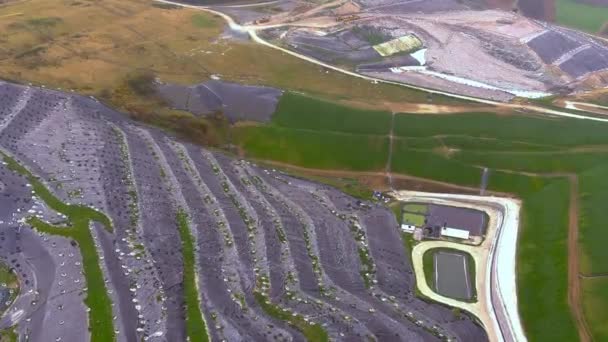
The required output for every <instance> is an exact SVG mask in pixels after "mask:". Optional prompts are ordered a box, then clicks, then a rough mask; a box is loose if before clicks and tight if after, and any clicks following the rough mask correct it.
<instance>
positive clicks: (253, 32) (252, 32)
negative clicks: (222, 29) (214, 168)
mask: <svg viewBox="0 0 608 342" xmlns="http://www.w3.org/2000/svg"><path fill="white" fill-rule="evenodd" d="M154 1H156V2H161V3H165V4H171V5H175V6H181V7H185V8H191V9H196V10H201V11H206V12H209V13H212V14H215V15H218V16H220V17H222V18H223V19H224V20H226V22H227V23H228V26H229V27H230V28H231V29H232V30H235V31H237V32H243V33H247V34H248V35H249V36H250V37H251V39H252V40H253V41H254V42H256V43H258V44H261V45H264V46H267V47H270V48H272V49H275V50H279V51H281V52H284V53H286V54H289V55H291V56H294V57H297V58H300V59H302V60H305V61H307V62H310V63H313V64H316V65H319V66H322V67H324V68H327V69H330V70H333V71H336V72H340V73H343V74H346V75H349V76H352V77H357V78H360V79H364V80H367V81H370V82H374V83H385V84H391V85H397V86H401V87H405V88H410V89H415V90H421V91H424V92H427V93H430V94H437V95H444V96H448V97H451V98H456V99H460V100H466V101H471V102H476V103H482V104H487V105H493V106H500V107H506V108H511V109H513V110H528V111H532V112H536V113H542V114H546V115H553V116H561V117H567V118H573V119H581V120H591V121H598V122H608V118H598V117H593V116H586V115H579V114H574V113H569V112H564V111H560V110H555V109H549V108H544V107H539V106H534V105H528V104H516V103H504V102H498V101H493V100H487V99H482V98H477V97H473V96H466V95H460V94H454V93H450V92H446V91H441V90H437V89H432V88H426V87H420V86H415V85H412V84H407V83H402V82H395V81H388V80H383V79H380V78H375V77H370V76H366V75H362V74H359V73H356V72H353V71H349V70H346V69H342V68H339V67H336V66H333V65H330V64H327V63H324V62H322V61H319V60H317V59H314V58H312V57H308V56H306V55H302V54H299V53H297V52H295V51H291V50H289V49H285V48H283V47H280V46H277V45H274V44H272V43H270V42H268V41H266V40H264V39H263V38H261V37H260V36H259V35H258V34H257V31H260V30H265V29H269V28H276V27H285V26H292V27H293V26H310V24H306V25H304V24H298V23H297V22H294V23H286V24H276V25H247V26H243V25H240V24H238V23H237V22H236V21H234V19H232V17H230V16H229V15H227V14H225V13H222V12H220V11H218V10H217V7H216V9H214V8H211V7H207V6H197V5H188V4H182V3H179V2H175V1H171V0H154ZM222 7H223V8H230V6H222Z"/></svg>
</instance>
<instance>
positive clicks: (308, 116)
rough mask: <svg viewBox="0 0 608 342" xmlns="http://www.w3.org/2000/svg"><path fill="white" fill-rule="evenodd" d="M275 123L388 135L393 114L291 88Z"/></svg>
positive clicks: (275, 117)
mask: <svg viewBox="0 0 608 342" xmlns="http://www.w3.org/2000/svg"><path fill="white" fill-rule="evenodd" d="M272 123H273V124H275V125H277V126H280V127H285V128H301V129H311V130H317V131H335V132H346V133H350V134H367V135H371V134H377V135H388V133H389V131H390V125H391V114H390V113H388V112H381V111H368V110H362V109H352V108H349V107H344V106H341V105H338V104H335V103H332V102H327V101H319V100H318V99H314V98H311V97H307V96H303V95H298V94H295V93H291V92H288V93H286V94H284V95H283V96H282V98H281V100H280V101H279V104H278V107H277V111H276V113H275V114H274V116H273V118H272Z"/></svg>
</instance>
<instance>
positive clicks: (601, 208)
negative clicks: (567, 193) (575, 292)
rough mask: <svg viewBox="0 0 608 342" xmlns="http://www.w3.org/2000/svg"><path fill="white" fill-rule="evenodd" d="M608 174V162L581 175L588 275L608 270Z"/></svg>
mask: <svg viewBox="0 0 608 342" xmlns="http://www.w3.org/2000/svg"><path fill="white" fill-rule="evenodd" d="M607 176H608V163H605V164H603V165H600V166H598V167H596V168H594V169H591V170H589V171H587V172H584V173H582V174H580V175H579V194H580V195H579V200H580V215H579V243H580V246H581V253H580V257H581V273H583V274H585V275H593V274H597V273H608V263H606V260H608V248H606V241H607V240H608V229H606V203H608V181H607V179H606V177H607Z"/></svg>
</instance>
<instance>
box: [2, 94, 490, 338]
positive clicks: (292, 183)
mask: <svg viewBox="0 0 608 342" xmlns="http://www.w3.org/2000/svg"><path fill="white" fill-rule="evenodd" d="M0 101H1V103H0V151H1V152H2V155H1V156H2V160H3V162H2V164H1V165H0V176H1V178H0V180H1V181H2V184H3V187H2V194H3V195H2V196H1V197H0V199H1V200H2V205H1V206H0V208H2V209H1V212H0V213H1V215H2V216H1V217H0V237H1V238H0V258H2V261H3V262H4V263H6V264H7V265H9V266H10V267H11V269H13V270H14V271H15V273H16V274H17V275H18V278H19V284H20V293H21V295H19V296H18V297H17V299H16V300H15V302H14V304H12V305H11V306H10V308H9V309H8V311H7V312H6V313H5V314H4V315H3V316H2V318H1V319H0V328H2V329H6V328H9V327H14V331H15V332H16V333H17V334H19V336H22V337H23V338H29V340H30V341H49V339H51V340H52V341H69V340H78V341H89V340H90V341H108V340H111V339H116V340H117V341H135V340H137V341H139V340H141V339H144V340H147V341H185V340H186V339H188V338H190V341H199V340H201V341H202V340H203V339H201V338H204V337H205V335H206V336H208V337H209V338H210V340H212V341H220V340H228V341H238V340H241V341H242V340H269V341H288V340H291V341H305V340H308V341H326V340H328V339H332V340H343V341H359V340H361V341H363V340H366V339H367V338H370V337H373V338H376V339H378V340H384V341H385V340H391V341H392V340H395V341H397V340H401V341H433V340H441V339H445V338H450V339H452V340H458V341H471V340H475V341H483V340H486V339H487V336H486V335H485V332H484V330H483V329H482V328H481V327H480V326H479V325H477V324H476V323H475V322H474V321H473V320H472V319H470V318H466V317H465V318H464V319H463V317H462V316H460V317H457V316H455V315H454V313H452V311H451V310H449V309H448V308H445V307H443V306H439V305H436V304H429V303H427V302H425V301H422V300H420V299H418V298H417V297H416V296H415V295H414V293H413V291H414V290H413V289H414V286H415V285H414V275H413V271H412V268H411V265H410V263H409V261H408V259H409V252H408V251H407V250H405V249H404V248H403V245H402V243H401V240H400V233H399V230H398V226H397V222H396V220H395V218H394V215H393V214H392V213H391V212H390V210H388V209H386V208H385V207H382V206H378V205H377V204H373V203H366V202H361V201H358V200H355V199H354V198H352V197H349V196H347V195H344V194H342V193H340V192H339V191H337V190H335V189H333V188H330V187H328V186H324V185H320V184H316V183H312V182H309V181H305V180H301V179H296V178H291V177H288V176H286V175H284V174H282V173H279V172H275V171H272V170H267V169H262V168H259V167H257V166H256V165H254V164H251V163H249V162H244V161H239V160H235V159H232V158H231V157H229V156H226V155H223V154H220V153H214V152H210V151H207V150H205V149H202V148H200V147H197V146H193V145H190V144H186V143H181V142H179V141H176V140H174V139H173V138H171V137H169V136H167V135H165V134H163V133H161V132H159V131H157V130H155V129H151V128H147V127H144V126H140V125H138V124H135V123H133V122H130V121H128V120H126V119H124V116H123V115H122V114H120V113H118V112H115V111H113V110H111V109H109V108H107V107H105V106H103V105H102V104H100V103H99V102H97V101H95V100H93V99H90V98H87V97H82V96H78V95H73V94H67V93H62V92H58V91H51V90H45V89H40V88H34V87H28V86H20V85H15V84H10V83H1V84H0ZM319 317H323V319H320V318H319Z"/></svg>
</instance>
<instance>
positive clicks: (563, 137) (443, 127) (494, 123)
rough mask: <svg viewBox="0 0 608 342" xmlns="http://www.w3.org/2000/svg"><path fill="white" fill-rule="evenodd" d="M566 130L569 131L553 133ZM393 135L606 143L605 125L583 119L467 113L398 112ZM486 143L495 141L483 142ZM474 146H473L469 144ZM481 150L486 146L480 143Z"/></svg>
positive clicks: (563, 143) (553, 143) (558, 143)
mask: <svg viewBox="0 0 608 342" xmlns="http://www.w3.org/2000/svg"><path fill="white" fill-rule="evenodd" d="M556 132H568V134H556ZM394 133H395V135H398V136H403V137H408V138H411V137H425V138H428V137H436V136H440V137H444V136H460V137H471V138H476V139H479V138H486V139H493V140H495V141H496V140H501V141H500V142H499V143H501V144H505V143H510V144H512V143H520V144H521V143H523V144H528V145H533V146H534V145H543V146H547V145H548V146H549V147H565V146H580V145H582V144H585V145H601V144H608V135H606V127H605V125H603V124H596V123H593V122H588V121H586V120H577V119H566V118H548V117H536V116H524V115H520V114H513V115H509V116H502V115H496V114H493V113H466V114H456V115H446V116H436V115H428V114H399V115H397V116H396V117H395V132H394ZM486 143H487V144H488V145H494V143H492V142H489V141H486ZM472 147H473V148H476V147H475V146H472ZM478 148H481V149H484V148H487V147H483V146H480V147H478Z"/></svg>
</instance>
